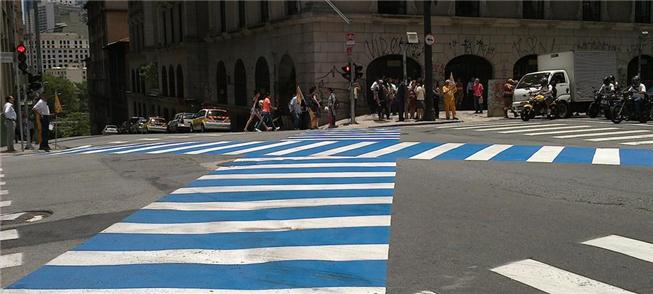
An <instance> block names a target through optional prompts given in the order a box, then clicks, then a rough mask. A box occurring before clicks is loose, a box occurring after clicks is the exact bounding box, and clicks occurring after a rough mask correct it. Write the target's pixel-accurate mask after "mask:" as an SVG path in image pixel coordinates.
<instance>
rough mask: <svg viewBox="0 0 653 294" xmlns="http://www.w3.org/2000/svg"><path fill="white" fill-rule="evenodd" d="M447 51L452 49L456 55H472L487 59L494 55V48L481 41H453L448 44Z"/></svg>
mask: <svg viewBox="0 0 653 294" xmlns="http://www.w3.org/2000/svg"><path fill="white" fill-rule="evenodd" d="M449 49H452V50H453V52H454V53H455V54H456V55H463V54H472V55H478V56H484V57H486V58H488V59H491V58H492V57H494V54H495V53H496V48H495V47H494V46H492V44H490V43H488V42H485V41H483V40H468V39H464V40H462V41H458V40H453V41H450V42H449Z"/></svg>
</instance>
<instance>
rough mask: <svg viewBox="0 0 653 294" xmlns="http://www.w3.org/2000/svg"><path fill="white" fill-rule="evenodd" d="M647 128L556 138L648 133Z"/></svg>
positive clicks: (567, 136)
mask: <svg viewBox="0 0 653 294" xmlns="http://www.w3.org/2000/svg"><path fill="white" fill-rule="evenodd" d="M648 132H650V131H649V130H634V131H618V132H603V133H591V134H579V135H565V136H556V137H554V138H556V139H569V138H584V137H599V136H610V135H622V134H637V133H648Z"/></svg>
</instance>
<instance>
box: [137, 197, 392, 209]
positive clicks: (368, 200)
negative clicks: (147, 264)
mask: <svg viewBox="0 0 653 294" xmlns="http://www.w3.org/2000/svg"><path fill="white" fill-rule="evenodd" d="M360 204H392V197H342V198H301V199H283V200H261V201H239V202H153V203H151V204H150V205H148V206H145V207H143V209H168V210H182V211H219V210H230V211H233V210H259V209H270V208H289V207H313V206H327V205H360Z"/></svg>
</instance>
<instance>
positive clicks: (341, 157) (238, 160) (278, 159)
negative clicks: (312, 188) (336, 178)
mask: <svg viewBox="0 0 653 294" xmlns="http://www.w3.org/2000/svg"><path fill="white" fill-rule="evenodd" d="M349 158H351V156H329V157H327V158H315V155H311V156H290V157H251V158H238V159H236V160H234V162H266V161H271V162H274V161H282V160H297V161H302V160H316V159H320V160H325V159H333V161H334V162H338V159H349Z"/></svg>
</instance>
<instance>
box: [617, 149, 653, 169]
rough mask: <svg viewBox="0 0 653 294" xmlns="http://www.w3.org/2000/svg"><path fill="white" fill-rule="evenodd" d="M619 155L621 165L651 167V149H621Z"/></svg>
mask: <svg viewBox="0 0 653 294" xmlns="http://www.w3.org/2000/svg"><path fill="white" fill-rule="evenodd" d="M619 157H620V158H621V165H625V166H647V167H653V150H645V149H621V150H619Z"/></svg>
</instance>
